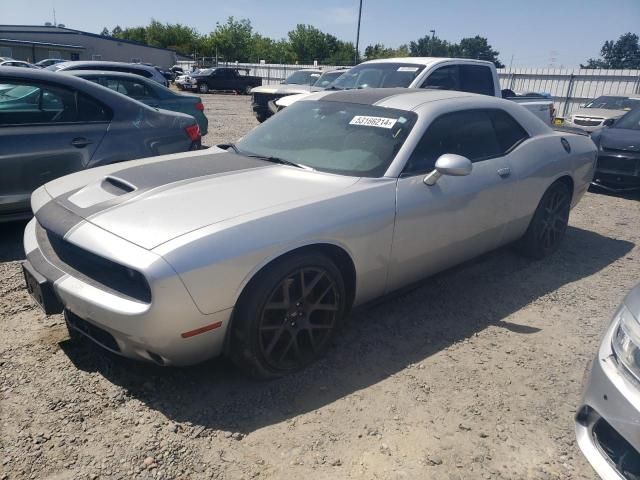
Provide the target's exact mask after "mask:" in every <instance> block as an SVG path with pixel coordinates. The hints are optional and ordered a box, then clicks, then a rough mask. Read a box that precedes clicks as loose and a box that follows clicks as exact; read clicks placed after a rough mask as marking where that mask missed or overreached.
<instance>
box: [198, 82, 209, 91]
mask: <svg viewBox="0 0 640 480" xmlns="http://www.w3.org/2000/svg"><path fill="white" fill-rule="evenodd" d="M198 91H199V92H200V93H209V85H207V84H206V83H201V84H199V85H198Z"/></svg>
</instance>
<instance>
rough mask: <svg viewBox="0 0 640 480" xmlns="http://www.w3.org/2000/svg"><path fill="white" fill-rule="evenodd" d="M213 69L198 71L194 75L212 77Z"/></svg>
mask: <svg viewBox="0 0 640 480" xmlns="http://www.w3.org/2000/svg"><path fill="white" fill-rule="evenodd" d="M211 72H213V68H205V69H204V70H196V71H195V72H193V75H211Z"/></svg>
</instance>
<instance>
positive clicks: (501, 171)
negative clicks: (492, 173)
mask: <svg viewBox="0 0 640 480" xmlns="http://www.w3.org/2000/svg"><path fill="white" fill-rule="evenodd" d="M498 175H500V176H501V177H502V178H504V177H508V176H509V175H511V169H510V168H509V167H503V168H499V169H498Z"/></svg>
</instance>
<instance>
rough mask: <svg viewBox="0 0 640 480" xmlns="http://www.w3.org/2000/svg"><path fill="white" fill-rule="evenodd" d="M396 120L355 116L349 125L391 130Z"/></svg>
mask: <svg viewBox="0 0 640 480" xmlns="http://www.w3.org/2000/svg"><path fill="white" fill-rule="evenodd" d="M397 121H398V120H397V119H395V118H384V117H368V116H366V115H356V116H355V117H353V118H352V119H351V121H350V122H349V125H361V126H364V127H378V128H393V126H394V125H395V124H396V122H397Z"/></svg>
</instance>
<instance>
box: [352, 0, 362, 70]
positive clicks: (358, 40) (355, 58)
mask: <svg viewBox="0 0 640 480" xmlns="http://www.w3.org/2000/svg"><path fill="white" fill-rule="evenodd" d="M361 19H362V0H360V10H359V11H358V33H357V34H356V51H355V55H354V57H353V64H354V65H356V64H357V63H358V46H359V44H360V20H361Z"/></svg>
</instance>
